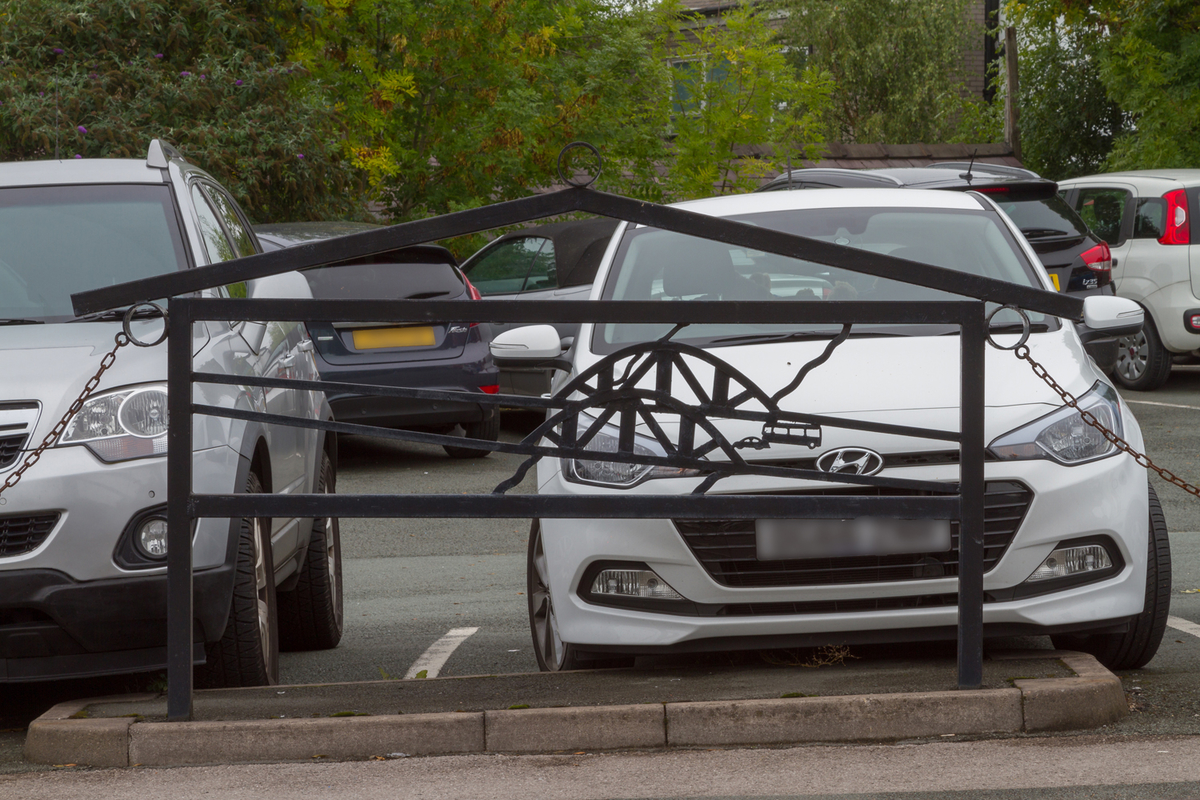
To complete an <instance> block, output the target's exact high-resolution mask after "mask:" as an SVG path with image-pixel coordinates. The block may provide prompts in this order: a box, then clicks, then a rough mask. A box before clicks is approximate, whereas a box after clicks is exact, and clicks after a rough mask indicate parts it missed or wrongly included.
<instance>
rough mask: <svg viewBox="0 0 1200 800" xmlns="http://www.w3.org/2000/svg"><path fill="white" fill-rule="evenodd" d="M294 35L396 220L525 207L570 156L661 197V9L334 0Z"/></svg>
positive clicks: (299, 55)
mask: <svg viewBox="0 0 1200 800" xmlns="http://www.w3.org/2000/svg"><path fill="white" fill-rule="evenodd" d="M312 10H313V24H312V25H310V26H307V27H305V26H296V27H293V28H291V29H289V30H288V31H287V33H286V36H287V38H288V39H289V41H290V42H291V43H292V51H291V52H292V53H293V55H294V56H295V58H296V59H297V61H299V62H300V63H301V64H303V65H304V66H305V68H306V69H308V70H309V71H310V72H311V74H312V75H313V76H314V77H315V78H316V79H317V81H318V82H319V85H320V86H322V87H323V89H324V90H325V91H327V92H328V93H329V94H330V95H331V96H333V97H335V98H336V99H337V110H338V113H339V115H340V118H341V120H342V123H343V125H344V127H345V135H346V138H345V148H346V151H347V155H348V156H349V157H350V158H352V159H353V161H354V163H355V164H356V165H357V166H359V167H360V168H362V169H364V170H365V171H366V173H367V174H368V175H369V177H370V182H371V186H372V187H373V189H374V190H375V192H376V194H377V196H378V197H379V198H380V199H382V200H383V201H384V202H385V203H386V205H387V207H388V210H389V211H390V212H391V213H392V215H393V217H394V218H397V219H408V218H413V217H419V216H424V215H427V214H434V213H442V212H446V211H451V210H454V209H457V208H462V207H467V206H472V205H481V204H483V203H487V202H492V201H496V200H504V199H509V198H513V197H518V196H523V195H526V194H528V193H529V192H530V191H531V190H532V189H533V188H535V187H541V186H546V185H548V184H550V183H553V182H554V181H556V180H557V158H558V154H559V152H560V151H561V150H562V148H563V146H564V145H566V144H567V143H569V142H571V141H573V140H577V139H582V140H586V141H588V142H590V143H592V144H594V145H596V146H597V147H600V148H601V149H602V150H603V151H604V157H605V173H604V179H605V181H606V183H605V185H606V186H607V187H609V188H617V189H622V190H625V191H631V192H633V193H635V194H637V193H641V194H646V193H650V194H653V193H654V191H655V190H654V186H653V184H654V179H655V177H656V176H655V175H653V174H652V170H650V169H648V168H647V167H646V165H647V164H650V163H652V162H653V161H654V160H655V159H656V158H660V157H661V156H662V154H663V153H664V152H665V150H664V147H665V145H664V142H663V139H662V136H661V134H662V132H663V131H664V130H665V127H666V125H667V122H668V118H667V116H666V114H665V112H664V107H663V106H662V104H661V103H657V102H655V98H658V97H662V96H665V95H666V94H667V92H668V90H669V73H668V70H667V67H666V64H665V63H664V62H663V61H662V60H661V59H657V58H655V54H654V52H653V47H652V46H651V45H650V44H649V43H648V40H649V33H650V32H651V31H652V30H653V29H654V26H655V25H656V24H658V22H659V21H660V20H661V11H659V9H658V8H657V6H656V5H653V4H641V3H631V4H625V5H623V6H622V7H620V8H618V7H614V6H610V5H609V4H608V3H606V2H601V0H569V1H568V2H561V1H560V0H490V2H486V3H485V2H480V0H440V1H439V2H436V3H435V2H424V0H392V2H388V3H379V2H376V0H321V1H320V2H314V4H313V6H312Z"/></svg>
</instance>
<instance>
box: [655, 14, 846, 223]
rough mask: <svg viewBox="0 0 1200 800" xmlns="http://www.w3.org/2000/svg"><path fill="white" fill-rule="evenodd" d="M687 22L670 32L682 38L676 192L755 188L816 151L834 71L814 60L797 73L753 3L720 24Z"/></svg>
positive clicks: (671, 182) (676, 54)
mask: <svg viewBox="0 0 1200 800" xmlns="http://www.w3.org/2000/svg"><path fill="white" fill-rule="evenodd" d="M687 21H688V22H690V23H691V24H685V25H684V26H683V27H682V28H680V29H677V30H673V31H670V32H669V34H668V35H669V36H670V37H671V38H674V40H675V41H676V42H677V45H676V46H675V48H674V49H673V52H672V64H673V66H674V70H675V73H676V80H675V99H674V110H675V117H674V121H673V129H674V141H673V148H672V154H671V159H670V169H669V170H668V171H667V177H666V185H667V191H668V193H669V194H670V195H671V196H672V197H675V198H680V199H682V198H690V197H704V196H707V195H710V194H713V193H714V192H715V193H717V194H725V193H728V192H744V191H749V190H751V189H753V188H754V187H756V186H757V185H758V184H759V183H760V182H761V181H760V178H761V177H762V176H763V175H765V174H766V173H767V172H768V171H769V170H770V171H774V170H776V169H778V167H779V165H782V164H788V163H792V162H795V163H797V164H798V163H799V162H800V160H801V159H802V158H814V157H816V153H815V152H813V151H814V149H815V148H817V147H818V146H819V144H820V143H821V142H822V141H823V138H822V130H821V127H822V121H823V115H824V114H825V113H826V112H827V111H828V108H829V98H830V92H831V90H832V89H833V85H832V82H831V79H830V76H829V73H827V72H823V71H820V70H818V69H817V68H816V67H814V66H809V67H806V68H805V69H804V70H803V71H802V72H801V73H799V74H797V73H796V72H795V70H794V69H793V67H792V65H791V64H790V63H789V62H788V59H787V56H786V54H785V52H784V50H783V48H782V47H781V46H780V45H779V44H778V42H777V41H776V34H775V31H774V30H773V29H772V28H771V27H770V25H769V24H768V21H767V19H766V18H765V17H764V16H763V15H762V14H758V13H755V12H754V11H753V10H752V9H750V8H748V7H742V8H739V9H734V10H731V11H729V12H727V13H725V14H724V15H722V17H721V24H719V25H717V24H705V23H704V21H703V19H702V18H700V17H691V18H687ZM685 32H686V34H690V35H685ZM745 145H769V146H770V147H771V148H772V150H773V156H772V159H771V161H770V162H768V161H765V160H758V159H751V158H743V157H740V154H739V150H741V149H743V148H744V146H745Z"/></svg>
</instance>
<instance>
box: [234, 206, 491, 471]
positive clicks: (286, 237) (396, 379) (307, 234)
mask: <svg viewBox="0 0 1200 800" xmlns="http://www.w3.org/2000/svg"><path fill="white" fill-rule="evenodd" d="M377 227H379V226H377V225H369V224H366V223H338V222H314V223H289V224H280V225H268V226H259V227H256V228H255V233H256V234H257V236H258V239H259V241H260V242H261V243H262V245H263V248H264V249H265V250H278V249H281V248H283V247H289V246H293V245H298V244H303V243H304V242H309V241H315V240H319V239H329V238H333V237H335V236H343V235H346V234H351V233H358V232H361V231H365V230H371V229H374V228H377ZM302 274H303V275H304V277H305V278H306V279H307V280H308V285H309V287H310V288H311V289H312V294H313V297H314V298H316V299H318V300H322V299H324V300H365V299H375V300H377V299H383V298H393V299H396V300H413V299H428V300H433V299H436V300H461V299H464V298H467V297H473V298H474V299H479V294H478V292H475V291H474V287H472V286H471V284H470V282H469V281H467V280H466V279H465V278H464V277H463V274H462V272H461V271H460V270H459V269H458V266H457V264H456V262H455V259H454V256H453V255H452V254H451V253H450V251H449V250H447V249H446V248H444V247H439V246H436V245H416V246H413V247H405V248H401V249H398V250H391V251H388V252H386V253H382V254H379V255H376V256H372V257H369V258H358V259H354V260H352V261H347V262H343V263H340V264H336V265H332V266H327V267H317V268H314V269H308V270H304V271H303V272H302ZM307 325H308V331H309V333H310V334H311V336H312V338H313V342H314V343H315V344H316V356H317V370H318V371H319V372H320V374H321V378H322V379H323V380H328V381H344V382H347V383H360V384H374V385H378V386H403V387H408V388H416V389H436V390H440V391H454V392H461V393H462V394H463V398H464V399H462V400H454V401H449V400H437V401H433V400H424V399H408V398H397V397H377V396H374V395H367V394H355V393H350V392H340V393H339V392H329V393H328V397H329V404H330V406H331V407H332V408H333V414H334V418H335V419H337V420H338V421H339V422H358V423H362V424H365V425H378V426H380V427H386V428H403V429H406V430H422V431H430V432H434V433H449V432H452V431H460V432H461V433H462V434H464V435H465V436H467V437H468V438H471V439H484V440H487V441H495V440H496V439H497V437H498V436H499V434H500V414H499V412H498V410H497V409H496V408H495V407H494V406H490V405H482V404H480V403H478V402H475V401H473V400H471V399H470V398H471V395H482V394H495V393H497V392H498V391H499V389H500V386H499V373H498V370H497V369H496V366H495V365H494V364H493V363H492V357H491V354H490V353H489V352H488V344H489V343H490V342H491V330H490V326H489V325H488V324H486V323H471V324H466V323H451V324H444V323H442V324H434V325H412V324H397V323H391V322H381V323H362V322H355V323H346V322H339V321H336V320H327V321H314V322H309V323H307ZM445 450H446V452H447V453H448V454H449V455H450V456H452V457H454V458H480V457H482V456H486V455H487V454H488V453H489V452H490V451H488V450H483V449H479V448H471V447H455V446H451V445H446V446H445Z"/></svg>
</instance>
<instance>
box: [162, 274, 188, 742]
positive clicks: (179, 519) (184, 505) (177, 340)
mask: <svg viewBox="0 0 1200 800" xmlns="http://www.w3.org/2000/svg"><path fill="white" fill-rule="evenodd" d="M167 308H168V316H169V319H170V322H169V328H168V334H167V411H168V414H169V417H170V419H169V420H168V427H167V719H168V720H172V721H174V720H189V719H191V718H192V660H193V659H192V524H191V519H190V518H189V515H188V501H189V499H190V495H191V493H192V413H191V412H192V409H191V405H192V403H191V400H192V336H191V327H192V323H191V319H190V316H191V315H190V311H191V308H190V303H189V301H188V300H187V299H186V298H172V299H171V300H170V302H169V303H168V306H167Z"/></svg>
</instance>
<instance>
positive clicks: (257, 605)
mask: <svg viewBox="0 0 1200 800" xmlns="http://www.w3.org/2000/svg"><path fill="white" fill-rule="evenodd" d="M262 490H263V487H262V481H261V480H259V477H258V475H256V474H254V473H253V472H251V473H250V475H249V476H248V477H247V479H246V493H247V494H257V493H259V492H262ZM205 661H206V663H205V664H204V665H203V666H200V667H197V668H196V674H195V678H196V686H197V687H198V688H208V687H222V686H266V685H269V684H273V683H278V682H279V618H278V614H277V609H276V607H275V569H274V563H273V562H272V560H271V521H270V520H269V519H262V518H260V517H255V518H250V519H243V520H242V524H241V533H240V535H239V538H238V552H237V562H236V564H235V568H234V576H233V600H232V602H231V603H230V608H229V619H228V621H227V622H226V623H225V633H224V635H223V636H222V637H221V639H220V640H219V641H217V642H213V643H212V644H210V645H208V646H207V647H206V648H205Z"/></svg>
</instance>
